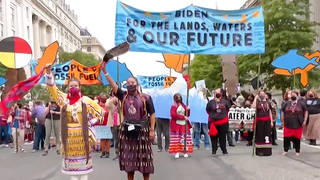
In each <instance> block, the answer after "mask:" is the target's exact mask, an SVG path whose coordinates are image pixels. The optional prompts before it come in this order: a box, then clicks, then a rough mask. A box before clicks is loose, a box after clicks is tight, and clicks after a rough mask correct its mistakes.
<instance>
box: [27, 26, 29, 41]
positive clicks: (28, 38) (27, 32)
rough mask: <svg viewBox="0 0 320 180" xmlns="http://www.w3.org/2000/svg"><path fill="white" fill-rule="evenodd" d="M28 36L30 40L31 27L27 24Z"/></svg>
mask: <svg viewBox="0 0 320 180" xmlns="http://www.w3.org/2000/svg"><path fill="white" fill-rule="evenodd" d="M27 36H28V40H30V27H29V26H27Z"/></svg>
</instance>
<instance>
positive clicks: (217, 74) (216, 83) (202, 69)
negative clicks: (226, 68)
mask: <svg viewBox="0 0 320 180" xmlns="http://www.w3.org/2000/svg"><path fill="white" fill-rule="evenodd" d="M190 74H191V83H192V84H193V85H194V82H195V81H198V80H202V79H204V80H205V82H206V86H207V88H208V89H215V88H219V87H221V85H222V66H221V57H220V56H217V55H198V54H196V55H195V57H194V59H193V61H192V62H191V67H190Z"/></svg>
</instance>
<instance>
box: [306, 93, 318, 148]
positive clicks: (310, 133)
mask: <svg viewBox="0 0 320 180" xmlns="http://www.w3.org/2000/svg"><path fill="white" fill-rule="evenodd" d="M307 109H308V112H309V123H307V126H306V129H307V130H306V134H305V137H306V139H309V140H310V145H313V146H316V145H317V139H319V137H320V99H319V98H318V94H317V92H316V91H314V90H310V91H309V92H308V93H307Z"/></svg>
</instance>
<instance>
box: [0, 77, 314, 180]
mask: <svg viewBox="0 0 320 180" xmlns="http://www.w3.org/2000/svg"><path fill="white" fill-rule="evenodd" d="M131 81H132V83H133V84H134V85H136V84H135V83H137V81H136V79H134V78H132V79H131ZM113 88H114V89H117V90H116V91H112V92H111V93H110V95H107V94H104V93H102V94H101V95H100V96H97V97H95V98H93V99H95V100H94V101H95V102H96V103H97V104H98V105H100V107H101V108H102V109H104V112H105V114H104V119H105V121H94V117H90V116H88V118H89V126H93V127H94V126H108V127H110V132H108V133H107V134H112V138H105V139H100V141H99V143H98V144H96V145H95V146H92V147H91V148H92V149H94V150H96V151H101V155H100V157H101V158H109V157H110V148H111V147H112V146H114V148H115V157H116V158H118V157H120V161H119V163H120V168H121V170H124V171H126V172H127V173H128V177H129V178H130V179H131V178H132V177H133V176H134V174H132V173H131V172H132V171H134V170H136V169H137V168H138V169H139V168H142V167H135V166H132V165H127V163H128V161H129V160H128V159H126V157H127V156H128V154H132V153H135V154H137V153H138V154H139V153H140V152H138V151H137V152H134V151H131V150H130V148H129V149H126V147H127V148H128V147H129V146H127V145H131V146H132V148H134V147H136V146H137V145H138V144H137V143H138V141H137V142H135V141H134V139H135V138H136V136H137V137H140V136H145V137H148V138H150V140H151V141H152V144H156V145H157V147H158V152H162V151H163V149H164V150H165V151H166V152H168V153H169V154H173V155H174V158H176V159H178V158H180V155H181V154H182V155H183V157H185V158H187V157H189V156H190V155H191V154H192V153H193V151H194V149H200V144H201V143H200V142H201V141H202V139H203V141H204V148H205V149H206V150H210V149H211V154H212V155H216V154H217V151H218V148H220V149H221V151H222V153H223V154H228V150H227V144H229V147H233V146H236V145H237V144H238V143H239V141H240V140H242V141H247V146H252V145H254V146H255V153H256V155H258V156H270V155H272V146H276V145H278V144H277V142H276V139H277V127H278V128H279V129H283V141H284V142H283V155H286V154H287V153H288V151H289V150H290V149H292V148H294V149H295V153H296V155H297V156H299V155H300V149H301V148H300V147H301V146H300V143H301V139H302V137H304V138H305V139H306V140H307V141H308V142H309V144H310V145H317V144H316V142H317V139H319V137H320V99H319V97H318V94H317V92H316V91H314V90H310V91H300V92H297V91H293V90H288V91H286V92H285V94H284V96H283V101H282V102H281V104H278V103H277V102H276V101H275V100H274V99H272V96H271V94H270V93H268V92H265V91H263V90H260V91H258V92H257V94H256V95H254V94H251V93H243V94H241V93H238V94H236V95H235V96H228V95H227V93H226V91H225V90H223V89H216V90H214V91H213V97H211V98H206V96H205V95H204V97H205V98H206V99H207V101H208V103H207V107H206V111H207V113H208V123H191V122H190V121H189V116H190V113H192V109H189V107H188V106H186V105H185V104H184V103H183V101H182V96H181V95H180V94H179V93H177V94H175V95H174V96H173V99H172V106H171V108H170V109H168V110H169V111H170V114H171V118H170V119H168V118H161V117H157V120H156V123H155V125H153V126H154V127H151V126H150V122H148V123H149V124H148V126H149V128H151V129H148V128H146V127H145V126H146V125H147V124H144V123H141V124H139V126H141V127H142V130H143V129H144V128H146V129H144V130H143V131H142V132H140V134H139V133H138V134H130V131H129V132H128V131H127V130H126V129H124V128H125V127H126V126H130V123H132V122H133V121H134V120H132V121H131V120H130V118H133V116H132V115H131V114H132V113H134V112H132V111H133V110H136V109H131V108H132V103H135V102H134V101H135V99H132V100H131V99H129V100H128V103H127V104H126V101H127V98H131V95H130V96H129V97H127V95H126V94H124V93H125V92H122V91H121V90H120V89H119V88H118V87H117V86H116V85H114V87H113ZM129 88H130V86H129ZM136 89H137V88H136V87H135V88H134V90H135V91H136ZM132 91H133V90H132ZM132 93H133V95H134V94H135V92H132ZM136 93H138V94H137V95H134V97H135V98H136V99H139V98H140V99H142V100H143V101H142V102H143V103H142V104H140V106H141V107H140V108H141V112H140V114H139V117H134V118H138V119H144V118H148V117H147V115H149V118H150V114H151V115H152V116H153V118H154V111H155V109H154V107H153V103H152V99H151V97H150V96H147V95H144V94H139V92H138V91H136ZM118 98H120V99H121V100H122V101H119V100H118ZM145 99H149V100H148V101H146V102H145ZM209 99H210V100H209ZM123 102H124V103H125V104H124V109H122V110H120V111H122V113H123V111H125V113H127V114H124V117H122V118H124V121H123V120H122V122H121V121H120V120H121V117H120V115H119V114H118V110H119V109H118V106H119V104H121V103H123ZM144 103H145V104H144ZM137 104H139V103H138V102H137ZM236 107H237V108H242V107H243V108H253V109H256V120H255V121H254V123H252V124H250V126H248V125H245V124H244V123H243V122H241V123H240V124H239V125H238V126H237V127H236V128H235V127H233V126H229V120H228V111H229V109H230V108H236ZM126 109H127V110H126ZM279 110H280V112H281V113H280V114H279ZM139 111H140V110H139ZM143 111H146V113H147V114H144V113H142V112H143ZM130 113H131V114H130ZM131 116H132V117H131ZM140 116H141V117H140ZM279 117H281V118H280V120H281V121H280V122H281V124H276V123H277V119H278V118H279ZM60 119H61V107H60V106H59V104H58V103H57V102H55V101H54V100H51V101H49V102H48V103H46V104H45V103H44V102H42V101H35V102H33V105H32V106H23V105H22V104H21V103H16V104H14V105H13V106H12V108H11V110H10V113H9V114H8V115H7V116H5V115H3V114H2V113H0V136H1V137H0V138H1V139H0V143H1V146H2V147H7V148H12V149H13V151H14V152H24V151H25V148H24V146H25V145H26V144H32V143H33V148H32V152H38V151H42V155H43V156H46V155H47V154H48V153H49V150H50V149H51V148H53V147H55V146H56V148H55V151H56V153H57V154H60V148H61V120H60ZM91 119H92V120H91ZM123 122H125V123H124V124H122V126H121V123H123ZM141 122H143V121H141ZM126 123H128V124H126ZM126 128H128V127H126ZM154 128H156V136H157V138H156V141H153V138H152V137H151V135H153V134H150V133H154ZM186 128H187V129H186ZM127 135H128V137H130V138H129V139H127V138H125V136H127ZM129 135H130V136H129ZM149 135H150V137H149ZM119 138H120V139H119ZM121 138H122V139H121ZM140 138H141V137H140ZM163 138H164V139H165V141H164V146H163V142H162V140H163ZM185 138H186V139H187V140H186V149H184V139H185ZM138 139H139V138H138ZM140 140H141V139H140ZM140 140H139V143H141V141H140ZM145 140H147V139H145ZM148 141H149V140H148ZM142 143H145V144H143V145H144V146H146V147H147V149H146V151H145V152H144V153H145V155H146V156H147V157H149V159H147V160H146V161H148V163H149V164H148V166H147V169H145V170H144V171H143V173H144V177H145V179H148V177H149V175H148V174H150V173H153V163H152V161H153V160H152V154H151V153H152V151H151V149H150V148H149V146H150V144H149V143H148V142H142ZM291 143H292V144H293V146H292V147H291ZM124 144H126V146H124ZM163 147H164V148H163ZM116 158H115V159H116ZM135 161H137V162H138V161H140V160H138V159H137V160H135Z"/></svg>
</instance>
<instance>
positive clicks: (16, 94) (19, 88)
mask: <svg viewBox="0 0 320 180" xmlns="http://www.w3.org/2000/svg"><path fill="white" fill-rule="evenodd" d="M43 73H44V69H42V71H41V72H40V73H39V74H37V75H35V76H32V77H30V78H29V79H26V80H24V81H20V82H19V83H18V84H16V85H15V86H13V87H12V88H11V89H10V91H9V92H8V95H7V96H6V97H5V98H4V99H3V100H2V101H1V109H2V113H3V114H5V115H7V114H8V111H9V109H10V107H11V106H12V104H13V103H14V102H16V101H18V100H19V99H21V98H22V97H23V96H24V95H26V94H27V93H28V92H29V91H30V89H32V88H33V86H34V85H36V84H37V83H38V81H39V80H40V78H41V77H42V75H43Z"/></svg>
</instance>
